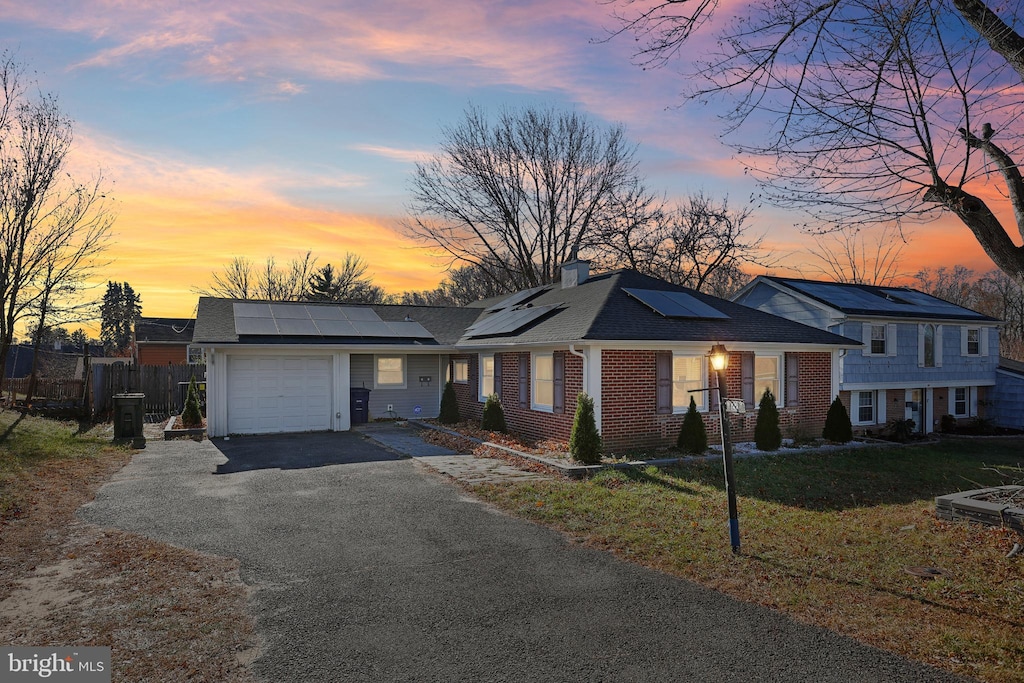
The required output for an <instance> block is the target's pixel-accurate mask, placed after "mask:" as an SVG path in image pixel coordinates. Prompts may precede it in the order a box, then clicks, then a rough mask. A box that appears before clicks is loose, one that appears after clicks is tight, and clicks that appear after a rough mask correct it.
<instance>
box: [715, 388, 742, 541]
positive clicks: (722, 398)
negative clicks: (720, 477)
mask: <svg viewBox="0 0 1024 683" xmlns="http://www.w3.org/2000/svg"><path fill="white" fill-rule="evenodd" d="M715 372H716V373H717V375H718V411H719V420H718V421H719V423H720V424H721V427H722V460H723V461H724V462H725V494H726V496H727V497H728V498H729V541H730V543H732V551H733V552H734V553H738V552H739V551H740V518H739V513H738V512H737V510H736V476H735V475H734V474H733V471H732V436H731V434H730V433H729V430H730V426H729V416H728V411H727V409H726V403H727V399H728V398H729V396H728V391H726V384H725V369H724V368H723V369H721V370H716V371H715Z"/></svg>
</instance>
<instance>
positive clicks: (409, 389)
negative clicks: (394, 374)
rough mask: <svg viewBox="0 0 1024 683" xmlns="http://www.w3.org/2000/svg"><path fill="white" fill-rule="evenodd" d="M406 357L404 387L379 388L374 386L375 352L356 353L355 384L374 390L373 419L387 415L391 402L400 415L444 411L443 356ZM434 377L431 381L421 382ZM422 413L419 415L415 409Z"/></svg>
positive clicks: (352, 363)
mask: <svg viewBox="0 0 1024 683" xmlns="http://www.w3.org/2000/svg"><path fill="white" fill-rule="evenodd" d="M405 360H406V373H405V374H406V386H405V388H404V389H375V388H374V386H373V354H368V353H366V354H363V353H360V354H353V355H352V361H351V369H352V372H351V377H352V379H351V382H352V386H353V387H366V388H367V389H369V390H370V419H371V420H373V419H376V418H379V417H387V409H388V404H389V403H390V404H391V405H393V406H394V411H395V413H396V414H397V416H398V417H407V418H411V417H437V415H438V413H439V412H440V410H441V390H442V389H443V388H444V376H443V374H441V375H439V374H438V373H439V372H441V371H442V366H441V356H439V355H423V354H416V355H414V354H409V355H406V357H405ZM420 377H430V379H431V381H430V382H429V383H426V382H423V383H421V382H420V381H419V378H420ZM416 406H420V408H421V409H422V412H420V414H419V415H416V413H415V408H416Z"/></svg>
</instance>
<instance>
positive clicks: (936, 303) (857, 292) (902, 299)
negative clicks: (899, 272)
mask: <svg viewBox="0 0 1024 683" xmlns="http://www.w3.org/2000/svg"><path fill="white" fill-rule="evenodd" d="M786 284H788V285H790V286H791V287H793V288H795V289H798V290H800V291H801V292H804V293H805V294H809V295H811V296H813V297H815V298H817V299H821V300H822V301H825V302H827V303H829V304H832V305H833V306H836V307H838V308H841V309H846V310H857V311H873V312H878V313H911V314H915V313H916V314H918V315H920V314H928V315H933V316H936V317H941V316H948V317H953V318H984V317H985V316H984V315H982V314H981V313H978V312H976V311H972V310H970V309H967V308H962V307H960V306H957V305H956V304H951V303H949V302H948V301H943V300H942V299H938V298H936V297H934V296H931V295H929V294H925V293H924V292H917V291H914V290H910V289H896V288H886V287H879V288H863V287H856V286H850V285H842V284H834V283H829V282H804V281H800V280H786Z"/></svg>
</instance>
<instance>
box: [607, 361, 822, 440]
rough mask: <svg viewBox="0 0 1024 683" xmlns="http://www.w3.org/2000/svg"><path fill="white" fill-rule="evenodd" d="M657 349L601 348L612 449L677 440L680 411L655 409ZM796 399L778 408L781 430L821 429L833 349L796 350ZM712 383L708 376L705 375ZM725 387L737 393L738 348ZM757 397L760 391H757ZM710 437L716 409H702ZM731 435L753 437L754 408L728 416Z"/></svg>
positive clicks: (787, 432)
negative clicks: (625, 349)
mask: <svg viewBox="0 0 1024 683" xmlns="http://www.w3.org/2000/svg"><path fill="white" fill-rule="evenodd" d="M656 353H657V352H656V351H608V350H606V351H603V352H602V354H601V372H602V376H603V378H604V385H603V387H602V391H601V415H602V418H601V423H602V435H603V437H604V442H605V448H606V449H607V450H608V451H611V452H621V451H627V450H631V449H634V448H651V447H658V446H669V445H672V444H674V443H675V440H676V437H677V436H678V434H679V429H680V427H681V426H682V424H683V415H682V414H678V415H675V414H673V415H658V414H657V410H656V408H657V395H656V387H657V368H656V365H655V363H656V361H655V356H656ZM796 355H797V357H798V358H799V361H798V363H799V369H798V373H799V375H798V376H799V387H800V400H799V402H798V405H796V406H787V407H785V408H781V409H780V410H779V425H780V427H781V428H782V434H783V436H789V435H791V434H792V433H793V432H794V431H795V430H797V429H799V430H802V431H804V432H805V433H807V434H809V435H811V436H817V435H819V434H820V433H821V429H822V427H824V425H825V415H826V413H828V406H829V403H830V402H831V400H832V397H831V395H830V394H831V386H832V385H831V382H832V369H831V354H829V353H828V352H815V353H798V354H796ZM708 381H709V383H710V378H709V380H708ZM726 381H727V383H728V386H727V388H726V390H727V392H728V395H729V396H730V397H733V398H736V397H739V396H740V395H741V389H742V387H741V384H742V366H741V354H739V353H733V354H730V357H729V365H728V368H727V369H726ZM757 399H758V400H760V397H757ZM702 417H703V418H704V424H705V426H706V427H707V430H708V438H709V440H710V441H711V443H715V441H716V440H717V438H720V437H718V436H717V435H718V434H720V432H721V427H720V425H719V422H718V412H717V411H711V412H707V413H704V414H702ZM730 419H731V428H732V438H733V440H734V441H753V439H754V427H755V425H756V423H757V410H756V408H755V409H754V410H751V411H747V412H746V413H744V414H742V415H732V416H731V418H730Z"/></svg>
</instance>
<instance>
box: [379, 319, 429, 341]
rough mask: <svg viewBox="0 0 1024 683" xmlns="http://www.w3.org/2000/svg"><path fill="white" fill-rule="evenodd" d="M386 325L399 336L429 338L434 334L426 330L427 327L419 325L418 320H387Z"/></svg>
mask: <svg viewBox="0 0 1024 683" xmlns="http://www.w3.org/2000/svg"><path fill="white" fill-rule="evenodd" d="M387 325H388V327H390V328H391V329H392V331H394V333H395V334H396V335H398V336H399V337H409V338H411V339H431V338H433V336H434V335H432V334H430V332H427V328H425V327H423V325H420V324H419V323H418V322H415V321H411V320H401V321H391V320H389V321H387Z"/></svg>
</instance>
